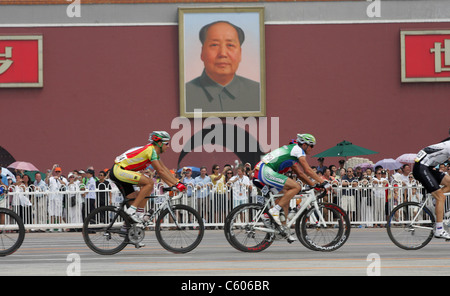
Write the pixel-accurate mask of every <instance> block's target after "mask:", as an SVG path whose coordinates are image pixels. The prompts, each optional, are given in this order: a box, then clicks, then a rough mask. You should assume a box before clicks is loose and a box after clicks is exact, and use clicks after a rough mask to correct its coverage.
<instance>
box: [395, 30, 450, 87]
mask: <svg viewBox="0 0 450 296" xmlns="http://www.w3.org/2000/svg"><path fill="white" fill-rule="evenodd" d="M401 59H402V63H401V66H402V82H436V81H450V31H448V30H442V31H439V30H438V31H402V32H401Z"/></svg>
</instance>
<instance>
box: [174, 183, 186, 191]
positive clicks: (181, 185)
mask: <svg viewBox="0 0 450 296" xmlns="http://www.w3.org/2000/svg"><path fill="white" fill-rule="evenodd" d="M175 187H177V189H178V191H185V190H186V189H187V188H186V185H184V184H183V183H181V182H178V183H177V185H175Z"/></svg>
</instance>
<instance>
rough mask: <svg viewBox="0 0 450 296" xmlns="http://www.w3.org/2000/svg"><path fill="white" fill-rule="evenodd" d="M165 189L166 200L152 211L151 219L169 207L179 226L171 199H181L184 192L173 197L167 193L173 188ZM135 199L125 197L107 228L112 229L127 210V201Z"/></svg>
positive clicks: (132, 222)
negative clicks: (121, 212)
mask: <svg viewBox="0 0 450 296" xmlns="http://www.w3.org/2000/svg"><path fill="white" fill-rule="evenodd" d="M119 189H120V188H119ZM120 191H122V190H120ZM163 191H165V193H164V195H162V196H163V197H164V201H163V202H162V204H161V205H160V206H159V207H158V208H157V209H156V210H155V211H154V212H153V213H152V215H151V216H150V219H149V221H152V219H154V218H155V217H158V215H159V213H160V212H161V211H162V210H164V209H168V210H169V213H170V215H171V216H172V218H173V219H174V221H176V226H177V227H178V226H179V225H178V221H177V219H175V215H174V213H173V211H172V207H171V200H172V201H175V200H178V199H181V197H182V196H183V193H182V192H179V193H178V194H177V195H176V196H173V197H171V196H169V195H168V194H167V192H169V191H171V190H166V189H165V188H163ZM122 195H123V193H122ZM160 196H161V195H158V196H146V197H145V198H146V199H150V198H158V197H160ZM133 200H134V198H126V197H125V198H124V200H123V201H122V202H121V203H120V205H119V206H117V207H116V209H117V210H118V211H117V213H116V215H115V216H114V217H113V218H112V219H111V222H110V223H109V224H108V226H107V229H110V228H111V227H113V226H114V224H115V223H116V222H117V221H116V220H117V218H118V217H119V216H120V211H125V210H124V208H125V206H126V205H127V203H128V202H130V201H133ZM128 222H130V224H135V223H136V222H134V221H133V220H131V219H129V221H128ZM119 223H121V222H119ZM99 225H100V226H101V224H96V225H92V227H98V226H99Z"/></svg>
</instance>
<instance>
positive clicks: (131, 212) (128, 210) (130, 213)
mask: <svg viewBox="0 0 450 296" xmlns="http://www.w3.org/2000/svg"><path fill="white" fill-rule="evenodd" d="M134 213H136V207H135V206H131V207H129V208H128V209H127V214H129V215H133V214H134Z"/></svg>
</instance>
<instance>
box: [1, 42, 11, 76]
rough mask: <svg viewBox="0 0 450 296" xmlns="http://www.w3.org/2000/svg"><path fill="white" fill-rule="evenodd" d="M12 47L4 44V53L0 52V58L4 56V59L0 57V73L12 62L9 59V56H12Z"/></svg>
mask: <svg viewBox="0 0 450 296" xmlns="http://www.w3.org/2000/svg"><path fill="white" fill-rule="evenodd" d="M12 49H13V48H12V47H8V46H6V47H5V53H0V58H2V57H4V58H6V60H2V59H0V75H1V74H3V73H5V72H6V70H8V69H9V67H11V65H12V63H13V61H12V60H9V59H10V58H12Z"/></svg>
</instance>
